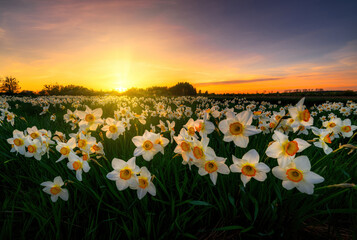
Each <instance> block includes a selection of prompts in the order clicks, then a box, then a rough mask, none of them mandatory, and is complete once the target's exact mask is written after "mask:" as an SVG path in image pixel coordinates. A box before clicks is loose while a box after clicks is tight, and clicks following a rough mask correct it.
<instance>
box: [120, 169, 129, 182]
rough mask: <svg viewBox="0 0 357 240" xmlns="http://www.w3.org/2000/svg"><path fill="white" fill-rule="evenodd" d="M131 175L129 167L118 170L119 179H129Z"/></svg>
mask: <svg viewBox="0 0 357 240" xmlns="http://www.w3.org/2000/svg"><path fill="white" fill-rule="evenodd" d="M131 175H132V173H131V169H129V168H124V169H122V170H120V174H119V176H120V178H121V179H124V180H129V179H130V178H131Z"/></svg>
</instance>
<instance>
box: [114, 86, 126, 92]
mask: <svg viewBox="0 0 357 240" xmlns="http://www.w3.org/2000/svg"><path fill="white" fill-rule="evenodd" d="M126 90H128V89H127V88H125V87H118V88H116V89H115V91H117V92H120V93H122V92H125V91H126Z"/></svg>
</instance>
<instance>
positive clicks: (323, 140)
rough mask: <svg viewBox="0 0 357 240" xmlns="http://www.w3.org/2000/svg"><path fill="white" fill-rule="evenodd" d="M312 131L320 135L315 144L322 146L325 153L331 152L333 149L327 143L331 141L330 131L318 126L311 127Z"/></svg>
mask: <svg viewBox="0 0 357 240" xmlns="http://www.w3.org/2000/svg"><path fill="white" fill-rule="evenodd" d="M311 130H312V132H313V133H314V134H315V135H316V136H318V138H315V140H318V142H314V145H315V146H316V147H318V148H322V149H323V150H324V152H325V154H330V153H331V152H332V151H333V150H332V148H330V147H329V146H328V145H327V144H330V143H331V138H330V134H331V133H330V131H329V130H327V129H318V128H316V127H311Z"/></svg>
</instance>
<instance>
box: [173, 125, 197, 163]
mask: <svg viewBox="0 0 357 240" xmlns="http://www.w3.org/2000/svg"><path fill="white" fill-rule="evenodd" d="M174 139H175V142H176V144H177V146H176V148H175V150H174V153H177V154H181V156H182V159H183V160H184V161H185V162H188V160H189V159H190V156H191V151H192V150H191V148H192V146H191V145H192V141H193V140H192V137H191V136H190V135H188V133H187V130H186V129H185V128H182V129H181V131H180V134H179V135H178V136H177V137H174Z"/></svg>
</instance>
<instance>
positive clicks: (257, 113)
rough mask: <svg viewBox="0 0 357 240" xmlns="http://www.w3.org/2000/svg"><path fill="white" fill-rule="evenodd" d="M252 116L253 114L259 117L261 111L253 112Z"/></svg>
mask: <svg viewBox="0 0 357 240" xmlns="http://www.w3.org/2000/svg"><path fill="white" fill-rule="evenodd" d="M253 114H254V115H255V116H259V115H260V114H262V111H255V112H254V113H253Z"/></svg>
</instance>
